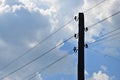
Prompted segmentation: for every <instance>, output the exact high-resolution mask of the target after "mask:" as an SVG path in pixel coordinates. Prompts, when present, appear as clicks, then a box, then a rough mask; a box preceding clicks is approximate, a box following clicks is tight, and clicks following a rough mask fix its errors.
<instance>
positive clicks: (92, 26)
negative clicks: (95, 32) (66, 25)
mask: <svg viewBox="0 0 120 80" xmlns="http://www.w3.org/2000/svg"><path fill="white" fill-rule="evenodd" d="M119 13H120V11H118V12H116V13H114V14H112V15H110V16H108V17H106V18H104V19H102V20H100V21H98V22H97V23H94V24H92V25H90V26H88V28H92V27H94V26H96V25H97V24H99V23H101V22H103V21H105V20H107V19H109V18H111V17H113V16H115V15H117V14H119Z"/></svg>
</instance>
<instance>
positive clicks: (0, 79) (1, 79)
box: [0, 36, 74, 80]
mask: <svg viewBox="0 0 120 80" xmlns="http://www.w3.org/2000/svg"><path fill="white" fill-rule="evenodd" d="M73 37H74V36H71V37H69V38H68V39H66V40H64V41H63V42H61V43H59V44H58V45H56V46H55V47H53V48H51V49H50V50H48V51H46V52H44V53H43V54H42V55H40V56H38V57H36V58H35V59H33V60H31V61H30V62H28V63H26V64H24V65H23V66H21V67H19V68H17V69H16V70H14V71H12V72H10V73H8V74H7V75H5V76H3V77H1V78H0V80H3V79H5V78H6V77H8V76H10V75H12V74H13V73H15V72H17V71H19V70H21V69H23V68H24V67H26V66H28V65H30V64H31V63H33V62H35V61H36V60H38V59H39V58H41V57H43V56H44V55H46V54H48V53H49V52H51V51H53V50H54V49H56V48H57V47H59V46H60V45H62V44H64V43H65V42H67V41H69V40H70V39H72V38H73Z"/></svg>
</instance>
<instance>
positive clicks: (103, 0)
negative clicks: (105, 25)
mask: <svg viewBox="0 0 120 80" xmlns="http://www.w3.org/2000/svg"><path fill="white" fill-rule="evenodd" d="M105 1H106V0H102V1H100V2H99V3H97V4H96V5H94V6H93V7H91V8H89V9H87V10H85V11H83V12H84V13H86V12H88V11H90V10H91V9H94V8H95V7H97V6H99V5H100V4H102V3H103V2H105Z"/></svg>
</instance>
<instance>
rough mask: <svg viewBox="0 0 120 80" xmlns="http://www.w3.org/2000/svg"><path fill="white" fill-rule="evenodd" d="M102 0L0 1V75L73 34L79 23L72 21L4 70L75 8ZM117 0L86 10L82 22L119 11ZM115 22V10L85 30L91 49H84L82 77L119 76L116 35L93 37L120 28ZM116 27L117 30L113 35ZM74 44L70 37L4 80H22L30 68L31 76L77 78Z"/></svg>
mask: <svg viewBox="0 0 120 80" xmlns="http://www.w3.org/2000/svg"><path fill="white" fill-rule="evenodd" d="M101 1H102V0H101ZM101 1H100V0H74V1H73V0H64V1H61V0H52V1H50V0H0V78H1V77H4V76H6V75H7V74H9V73H11V72H12V71H15V70H16V69H18V68H19V67H20V66H23V65H24V64H26V63H28V62H30V61H31V60H33V59H35V58H36V57H38V56H39V55H41V54H42V53H45V52H46V51H48V50H50V49H51V48H52V47H54V46H55V45H58V44H59V43H61V42H63V41H64V40H66V39H68V38H69V37H70V36H72V35H73V34H74V33H77V27H78V23H77V22H75V21H74V20H73V21H72V22H71V23H70V24H68V25H67V26H66V27H65V28H63V29H61V30H60V31H59V32H57V33H56V34H54V35H53V36H51V37H50V38H49V39H48V40H46V41H44V42H43V43H41V44H40V45H39V46H37V47H36V48H35V49H33V50H32V51H30V52H29V53H28V54H26V55H24V56H23V57H21V58H20V59H17V60H16V61H14V62H13V63H12V64H10V65H9V66H8V67H6V68H4V69H2V68H3V67H4V66H5V65H7V64H8V63H10V62H11V61H12V60H14V59H16V58H17V57H18V56H20V55H22V54H23V53H24V52H25V51H27V50H28V49H30V48H33V47H34V46H35V45H36V44H37V43H38V41H41V40H43V39H44V38H46V37H47V36H48V35H49V34H51V33H53V32H55V31H56V30H57V29H59V28H60V27H61V25H63V24H66V23H67V22H68V21H70V20H71V19H73V18H74V16H75V15H76V16H77V15H78V12H84V11H86V10H88V9H89V8H91V7H92V6H94V5H96V4H97V3H99V2H101ZM119 5H120V1H119V0H106V1H104V2H103V3H102V4H100V5H99V6H96V7H95V8H93V9H90V10H89V11H88V12H85V13H84V15H85V26H86V27H87V26H90V25H92V24H94V23H96V22H98V21H100V20H103V19H104V18H106V17H108V16H110V15H112V14H114V13H115V12H117V11H119V10H120V6H119ZM119 21H120V14H117V15H115V16H113V17H111V18H109V19H107V20H105V21H104V22H101V23H100V24H98V25H95V26H94V27H92V28H90V29H89V31H88V32H85V42H86V43H88V45H89V48H88V49H85V79H86V80H120V72H119V67H120V61H119V60H120V43H119V42H120V35H119V34H117V35H113V36H112V37H109V38H107V39H103V40H101V41H98V42H97V40H98V39H101V38H104V37H106V36H104V37H101V35H104V34H106V33H107V32H110V31H112V30H115V29H117V28H119V27H120V26H119V25H120V23H119ZM118 32H119V30H117V31H115V32H113V33H111V34H114V33H118ZM111 34H109V35H111ZM109 35H107V36H109ZM92 42H93V43H92ZM89 43H92V44H89ZM74 46H77V40H76V39H74V38H73V39H71V40H69V41H68V42H66V43H64V44H62V45H61V46H59V47H57V48H56V49H54V50H53V51H51V52H50V53H49V54H47V55H45V56H43V57H41V58H40V59H38V60H36V61H35V62H33V63H32V64H30V65H28V66H26V67H24V68H23V69H21V70H19V71H17V72H15V73H13V74H11V75H9V76H7V77H6V78H5V79H3V80H24V78H25V77H26V76H28V75H30V74H32V73H35V74H34V75H35V77H34V80H77V53H73V51H72V49H73V47H74ZM72 53H73V54H72ZM66 54H70V55H69V56H67V57H65V58H64V59H62V60H61V61H59V62H58V63H56V64H55V65H53V66H51V67H49V68H48V69H46V70H45V71H43V72H41V70H42V69H43V68H44V67H46V66H47V65H49V64H51V63H52V62H54V61H55V60H57V59H59V58H61V57H62V56H63V55H66ZM30 77H31V76H29V77H27V79H29V78H30Z"/></svg>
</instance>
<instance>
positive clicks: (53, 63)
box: [26, 51, 71, 80]
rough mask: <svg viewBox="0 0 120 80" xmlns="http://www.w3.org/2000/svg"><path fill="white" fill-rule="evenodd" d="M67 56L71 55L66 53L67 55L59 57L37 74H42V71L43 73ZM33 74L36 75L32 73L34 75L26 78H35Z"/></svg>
mask: <svg viewBox="0 0 120 80" xmlns="http://www.w3.org/2000/svg"><path fill="white" fill-rule="evenodd" d="M70 52H71V51H70ZM69 55H71V54H69V53H68V54H66V55H64V56H62V57H60V58H59V59H57V60H56V61H54V62H52V63H51V64H49V65H47V66H46V67H44V68H42V69H41V71H39V73H42V72H43V71H45V70H46V69H48V68H49V67H51V66H53V65H55V64H56V63H58V62H59V61H61V60H62V59H64V58H66V57H68V56H69ZM35 74H36V72H34V73H32V74H30V75H28V76H27V77H26V78H28V77H31V76H32V75H33V76H32V77H31V78H30V79H29V80H31V79H33V78H34V77H36V75H35Z"/></svg>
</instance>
